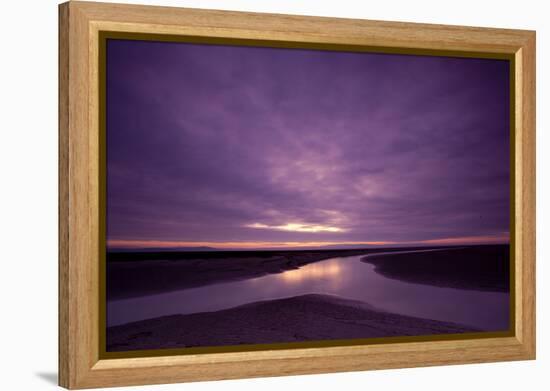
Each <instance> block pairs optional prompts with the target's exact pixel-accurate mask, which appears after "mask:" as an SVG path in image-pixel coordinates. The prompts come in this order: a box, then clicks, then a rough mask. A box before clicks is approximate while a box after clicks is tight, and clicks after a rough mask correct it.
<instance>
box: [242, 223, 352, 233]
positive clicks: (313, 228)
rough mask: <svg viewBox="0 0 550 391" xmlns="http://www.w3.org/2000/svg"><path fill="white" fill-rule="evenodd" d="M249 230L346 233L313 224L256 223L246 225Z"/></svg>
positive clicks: (338, 229)
mask: <svg viewBox="0 0 550 391" xmlns="http://www.w3.org/2000/svg"><path fill="white" fill-rule="evenodd" d="M246 227H248V228H259V229H272V230H276V231H289V232H344V230H343V229H342V228H338V227H330V226H325V225H313V224H297V223H288V224H284V225H267V224H261V223H254V224H248V225H246Z"/></svg>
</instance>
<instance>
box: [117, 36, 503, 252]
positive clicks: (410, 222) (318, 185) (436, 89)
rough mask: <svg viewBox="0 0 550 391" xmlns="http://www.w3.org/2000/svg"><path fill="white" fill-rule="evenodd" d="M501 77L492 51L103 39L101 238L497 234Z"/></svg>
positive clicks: (361, 238) (356, 238)
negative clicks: (413, 52)
mask: <svg viewBox="0 0 550 391" xmlns="http://www.w3.org/2000/svg"><path fill="white" fill-rule="evenodd" d="M508 80H509V65H508V62H506V61H502V60H481V59H466V58H463V59H460V58H449V57H426V56H406V55H389V54H368V53H343V52H338V53H337V52H323V51H313V50H293V49H270V48H251V47H227V46H209V45H194V44H180V43H159V42H140V41H122V40H110V41H109V42H108V48H107V230H108V239H109V240H126V241H128V240H130V241H131V240H136V241H143V240H156V241H184V242H254V241H258V242H288V241H292V242H296V241H302V242H323V241H326V242H367V241H368V242H371V241H372V242H378V241H382V242H383V241H388V242H390V241H391V242H411V241H424V240H437V239H441V238H453V237H478V236H479V237H491V236H502V235H505V234H506V233H507V232H508V230H509V201H510V200H509V186H510V170H509V165H510V160H509V148H510V146H509V136H510V133H509V117H510V113H509V90H508ZM285 227H286V228H285ZM289 227H290V228H292V227H296V228H297V229H295V230H293V229H289ZM315 227H317V228H318V229H315Z"/></svg>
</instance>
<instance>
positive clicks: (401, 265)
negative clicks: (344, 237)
mask: <svg viewBox="0 0 550 391" xmlns="http://www.w3.org/2000/svg"><path fill="white" fill-rule="evenodd" d="M362 261H363V262H367V263H371V264H373V265H375V266H376V268H375V271H376V272H377V273H380V274H382V275H384V276H386V277H388V278H394V279H398V280H401V281H407V282H412V283H418V284H427V285H434V286H440V287H449V288H457V289H472V290H481V291H493V292H509V291H510V246H509V245H507V244H506V245H504V244H503V245H484V246H468V247H462V248H450V249H443V250H438V251H431V252H418V253H406V254H389V255H379V256H377V255H376V254H373V255H370V256H368V257H365V258H363V259H362Z"/></svg>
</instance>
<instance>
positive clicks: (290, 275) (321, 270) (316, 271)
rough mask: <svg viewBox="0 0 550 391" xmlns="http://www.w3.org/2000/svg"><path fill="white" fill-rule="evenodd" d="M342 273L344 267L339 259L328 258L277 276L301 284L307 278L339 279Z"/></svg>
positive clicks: (284, 280)
mask: <svg viewBox="0 0 550 391" xmlns="http://www.w3.org/2000/svg"><path fill="white" fill-rule="evenodd" d="M340 273H342V267H341V266H340V263H339V261H337V260H333V259H332V260H328V261H324V262H321V263H314V264H311V265H308V266H306V267H303V268H301V269H296V270H290V271H287V272H285V273H281V274H277V275H276V277H277V278H278V279H281V280H282V281H283V282H288V283H289V284H299V283H302V282H303V281H305V280H310V279H313V280H323V279H329V278H330V279H334V280H337V279H338V275H339V274H340Z"/></svg>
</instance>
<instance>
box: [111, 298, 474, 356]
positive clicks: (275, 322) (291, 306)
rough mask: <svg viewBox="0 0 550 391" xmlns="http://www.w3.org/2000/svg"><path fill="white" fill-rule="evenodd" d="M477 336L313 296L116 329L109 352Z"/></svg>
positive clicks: (455, 326)
mask: <svg viewBox="0 0 550 391" xmlns="http://www.w3.org/2000/svg"><path fill="white" fill-rule="evenodd" d="M475 331H478V330H475V329H474V328H471V327H468V326H463V325H458V324H453V323H447V322H440V321H434V320H428V319H420V318H415V317H410V316H404V315H399V314H392V313H388V312H384V311H380V310H377V309H375V308H374V307H372V306H370V305H368V304H366V303H363V302H359V301H354V300H347V299H342V298H339V297H336V296H327V295H317V294H311V295H304V296H297V297H291V298H284V299H277V300H270V301H262V302H257V303H252V304H247V305H243V306H239V307H235V308H230V309H226V310H222V311H215V312H204V313H197V314H189V315H171V316H164V317H160V318H155V319H149V320H143V321H139V322H133V323H128V324H125V325H121V326H114V327H110V328H108V329H107V351H128V350H141V349H163V348H183V347H200V346H228V345H241V344H261V343H284V342H298V341H319V340H331V339H332V340H333V339H353V338H372V337H391V336H417V335H434V334H456V333H465V332H475Z"/></svg>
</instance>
